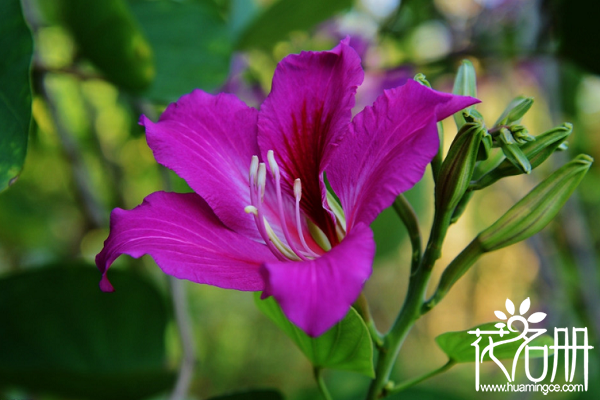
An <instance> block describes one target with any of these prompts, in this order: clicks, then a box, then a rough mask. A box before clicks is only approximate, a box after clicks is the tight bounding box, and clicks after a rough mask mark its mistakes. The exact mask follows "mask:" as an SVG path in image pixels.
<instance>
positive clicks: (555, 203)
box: [477, 154, 594, 252]
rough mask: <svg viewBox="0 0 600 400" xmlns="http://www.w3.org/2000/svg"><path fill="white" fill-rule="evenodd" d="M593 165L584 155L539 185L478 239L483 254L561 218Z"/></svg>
mask: <svg viewBox="0 0 600 400" xmlns="http://www.w3.org/2000/svg"><path fill="white" fill-rule="evenodd" d="M593 161H594V160H593V159H592V158H591V157H590V156H588V155H585V154H580V155H578V156H577V157H575V158H574V159H573V160H571V161H570V162H568V163H567V164H565V165H563V166H562V167H561V168H559V169H558V170H556V171H555V172H554V173H553V174H552V175H550V176H549V177H548V178H546V179H545V180H544V181H543V182H542V183H540V184H539V185H537V186H536V187H535V188H534V189H533V190H532V191H531V192H529V193H528V194H527V195H526V196H525V197H523V198H522V199H521V200H520V201H519V202H518V203H517V204H515V205H514V206H513V207H512V208H511V209H510V210H508V211H507V212H506V213H505V214H504V215H503V216H502V217H500V219H498V221H496V222H495V223H494V224H493V225H492V226H490V227H489V228H487V229H486V230H484V231H483V232H481V233H480V234H479V235H478V237H477V241H478V242H479V244H480V245H481V248H482V249H483V251H484V252H488V251H494V250H498V249H501V248H503V247H506V246H509V245H511V244H514V243H517V242H520V241H521V240H525V239H527V238H529V237H531V236H533V235H535V234H536V233H538V232H539V231H540V230H541V229H542V228H543V227H545V226H546V225H547V224H548V222H550V221H551V220H552V219H553V218H554V217H555V216H556V214H558V211H559V210H560V209H561V208H562V206H563V205H564V204H565V203H566V201H567V200H568V199H569V197H570V196H571V194H572V193H573V191H574V190H575V188H576V187H577V185H579V182H580V181H581V179H583V177H584V175H585V174H586V173H587V171H588V170H589V169H590V166H591V165H592V162H593Z"/></svg>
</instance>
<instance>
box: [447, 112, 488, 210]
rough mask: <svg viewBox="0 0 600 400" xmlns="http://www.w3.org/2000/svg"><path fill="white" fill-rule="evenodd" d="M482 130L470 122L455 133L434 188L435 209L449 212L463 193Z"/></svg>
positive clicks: (470, 174)
mask: <svg viewBox="0 0 600 400" xmlns="http://www.w3.org/2000/svg"><path fill="white" fill-rule="evenodd" d="M484 132H485V128H484V127H483V126H482V125H481V124H478V123H474V122H470V123H467V124H465V125H463V127H462V128H460V130H459V131H458V133H457V134H456V137H455V138H454V141H453V142H452V145H451V146H450V150H448V155H447V156H446V159H445V160H444V162H443V163H442V167H441V168H440V173H439V177H438V184H437V186H436V188H435V204H436V209H437V210H440V211H450V212H451V211H452V210H454V208H455V207H456V205H457V204H458V202H459V201H460V199H461V198H462V196H463V195H464V194H465V192H466V190H467V188H468V187H469V183H470V181H471V177H472V176H473V170H474V169H475V163H476V161H477V154H478V153H479V145H480V143H481V138H482V137H483V134H484Z"/></svg>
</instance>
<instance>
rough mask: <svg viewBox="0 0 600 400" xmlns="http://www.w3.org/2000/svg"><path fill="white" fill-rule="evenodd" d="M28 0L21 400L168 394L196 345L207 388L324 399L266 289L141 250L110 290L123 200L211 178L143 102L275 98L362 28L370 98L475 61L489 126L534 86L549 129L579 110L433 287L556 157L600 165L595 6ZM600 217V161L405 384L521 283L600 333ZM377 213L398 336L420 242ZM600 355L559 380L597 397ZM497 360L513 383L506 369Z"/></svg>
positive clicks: (202, 390)
mask: <svg viewBox="0 0 600 400" xmlns="http://www.w3.org/2000/svg"><path fill="white" fill-rule="evenodd" d="M8 3H9V2H8V1H6V2H2V3H0V12H3V11H2V9H3V7H7V4H8ZM22 8H23V12H24V15H25V18H26V20H27V23H28V25H29V27H30V29H31V32H32V35H33V39H34V55H33V63H32V69H31V77H32V87H33V108H32V110H33V118H32V127H31V130H30V134H29V145H28V149H27V158H26V162H25V165H24V169H23V171H22V173H21V175H20V176H19V178H18V180H17V181H16V182H15V183H14V184H13V185H12V186H11V187H10V188H8V189H7V190H5V191H4V192H2V193H1V194H0V399H5V398H6V399H39V400H46V399H69V398H75V399H79V398H81V399H86V398H91V399H100V398H102V399H156V400H158V399H166V398H169V396H172V395H173V386H174V382H175V380H176V376H177V373H178V371H179V369H180V366H181V365H182V361H183V363H184V364H185V365H188V366H189V365H193V366H194V368H193V369H191V370H190V371H191V373H192V376H191V386H190V389H189V394H188V395H187V396H186V397H185V398H187V399H204V398H210V397H214V396H217V395H221V394H224V393H229V392H233V391H238V390H245V389H265V388H275V389H277V390H279V391H281V393H283V394H284V395H285V397H286V398H287V399H313V398H318V396H319V394H318V392H317V388H316V385H315V383H314V381H313V378H312V368H311V366H310V364H309V362H308V361H307V360H306V359H305V357H304V356H303V355H302V353H301V352H300V351H299V350H298V349H297V348H296V347H295V346H294V345H293V343H292V341H291V340H290V339H289V338H288V337H286V336H285V335H284V334H283V333H282V332H280V331H279V330H277V328H276V327H275V325H274V324H272V323H271V322H270V321H269V320H268V319H267V318H266V317H265V316H264V315H262V314H261V313H260V312H259V311H258V310H257V309H256V308H255V306H254V301H253V297H252V294H250V293H241V292H236V291H226V290H222V289H218V288H214V287H209V286H204V285H197V284H192V283H189V282H174V281H172V280H169V278H168V277H167V276H165V275H163V274H162V273H161V272H160V270H159V268H158V267H157V266H156V265H155V264H154V262H153V261H152V259H151V258H149V257H147V256H145V257H143V258H142V259H139V260H134V259H131V258H129V257H126V256H124V257H121V258H120V259H119V260H117V262H116V263H115V265H114V267H113V269H114V271H113V275H112V276H113V279H112V280H113V283H114V285H115V287H116V289H117V292H116V293H114V294H103V293H100V292H99V289H98V286H97V283H98V280H99V277H100V275H99V274H98V272H97V270H95V269H94V267H93V260H94V257H95V255H96V254H97V253H98V252H99V251H100V249H101V248H102V243H103V241H104V239H105V238H106V237H107V235H108V224H109V213H110V210H111V209H112V208H114V207H122V208H133V207H134V206H136V205H137V204H139V203H141V201H142V200H143V198H144V197H145V196H146V195H148V194H150V193H151V192H154V191H157V190H165V189H166V190H174V191H189V190H190V189H189V188H188V187H187V185H186V184H185V182H183V181H182V180H181V179H179V178H178V177H177V176H175V175H174V174H172V173H171V172H170V171H167V170H165V169H163V168H162V167H160V166H159V165H157V163H156V162H155V161H154V159H153V157H152V153H151V151H150V149H149V148H148V146H147V145H146V141H145V138H144V133H143V131H142V129H141V128H140V127H139V126H138V125H137V120H138V118H139V116H140V114H142V113H144V114H146V115H148V116H149V117H150V118H151V119H156V118H157V117H158V116H159V115H160V112H161V111H162V110H163V109H164V107H165V106H166V105H167V104H168V103H169V102H171V101H174V100H176V99H177V98H178V97H179V96H181V95H183V94H185V93H188V92H190V91H191V90H193V89H194V88H201V89H203V90H205V91H209V92H212V93H217V92H222V91H226V92H230V93H235V94H236V95H238V96H239V97H240V98H241V99H243V100H244V101H246V102H247V103H248V104H249V105H252V106H255V107H259V106H260V103H261V102H262V100H263V99H264V98H265V96H266V94H268V93H269V90H270V83H271V78H272V74H273V71H274V68H275V66H276V64H277V62H278V61H279V60H281V59H282V58H283V57H284V56H286V55H287V54H289V53H297V52H300V51H302V50H325V49H330V48H332V47H333V46H335V45H336V43H338V42H339V40H340V39H342V38H344V37H345V36H347V35H349V36H350V37H351V44H352V46H353V47H354V48H355V49H356V50H357V51H358V53H359V54H360V56H361V58H362V60H363V67H364V69H365V71H366V76H365V82H364V83H363V85H362V86H361V87H360V89H359V91H358V94H357V106H356V112H358V111H360V110H361V109H362V108H363V107H364V106H366V105H370V104H371V103H372V102H373V100H374V99H375V98H376V97H377V96H378V95H379V94H381V93H382V90H383V89H386V88H391V87H395V86H398V85H401V84H403V83H404V82H405V81H406V80H407V79H409V78H412V77H413V76H414V75H415V74H416V73H417V72H422V73H424V74H426V76H427V78H428V79H429V80H430V82H431V83H432V86H433V87H434V88H435V89H437V90H441V91H447V92H449V91H451V90H452V84H453V79H454V74H455V72H456V70H457V68H458V65H459V63H460V61H461V60H462V59H464V58H468V59H469V60H470V61H471V62H472V63H473V64H474V66H475V68H476V71H477V74H478V97H479V98H480V99H481V100H482V103H481V105H479V106H478V110H479V111H480V112H481V113H482V114H483V116H484V117H485V119H486V122H487V123H488V124H489V125H491V124H492V123H493V122H494V121H495V120H496V118H497V117H498V116H499V115H500V114H501V112H502V110H503V109H504V107H505V106H506V104H508V102H509V101H510V100H511V99H512V98H513V97H515V96H517V95H525V96H533V97H534V98H535V104H534V106H533V107H532V109H531V110H530V112H529V113H528V114H527V115H526V117H525V119H524V125H526V126H527V127H528V128H529V130H530V132H531V133H532V134H534V135H536V134H539V133H542V132H544V131H545V130H547V129H550V128H552V127H553V126H556V125H559V124H561V123H563V122H565V121H568V122H571V123H573V124H574V127H575V128H574V133H573V134H572V135H571V137H570V138H569V150H568V151H566V152H560V153H557V154H555V155H554V156H553V157H552V158H551V159H550V161H548V162H547V163H545V164H544V165H543V166H541V167H540V168H538V169H536V170H535V171H534V172H533V173H532V174H531V175H527V176H516V177H512V178H509V179H504V180H502V181H500V182H499V183H498V184H496V185H494V186H493V187H491V188H488V189H486V190H484V191H482V192H477V193H476V195H475V196H474V198H473V201H472V203H471V204H470V206H469V208H468V210H467V212H466V213H465V216H464V217H463V218H462V219H461V220H460V221H459V223H458V224H456V225H455V226H453V227H452V228H451V230H450V232H449V235H448V238H447V240H446V243H445V245H444V249H443V257H442V259H441V260H440V262H439V265H440V267H438V269H436V273H435V274H434V282H435V280H436V279H437V277H438V276H439V274H440V273H441V266H443V265H446V264H447V263H448V262H450V261H451V260H452V258H453V257H454V256H456V255H457V254H458V253H459V252H460V250H461V249H462V248H464V247H465V246H466V245H467V244H468V243H469V242H470V240H471V239H472V238H473V237H474V236H475V235H476V234H477V232H479V231H481V230H482V229H483V228H485V227H487V226H489V225H490V224H491V223H492V222H494V221H495V220H496V218H498V217H499V216H500V215H502V213H503V212H504V211H506V210H507V209H508V208H509V207H510V206H511V205H512V204H514V202H515V201H516V200H518V199H519V198H521V197H522V196H523V195H524V194H525V193H527V191H528V190H530V189H531V188H532V187H533V186H534V185H535V184H536V183H537V182H539V181H540V180H541V179H543V178H544V177H545V176H547V175H548V174H549V173H550V172H551V171H552V170H554V169H556V168H557V167H558V166H560V165H562V164H563V163H564V162H566V161H567V160H569V159H570V158H572V157H573V156H574V155H576V154H579V153H582V152H584V153H587V154H589V155H591V156H592V157H594V158H596V159H597V160H598V159H600V135H599V132H600V77H599V76H598V75H597V74H600V46H598V43H597V42H598V39H599V38H600V28H599V27H600V24H598V21H599V17H600V13H599V12H598V10H597V5H596V4H595V2H594V1H593V0H570V1H558V0H557V1H549V0H435V1H431V0H402V1H399V0H330V1H325V0H302V1H295V0H179V1H173V0H105V1H82V0H80V1H77V0H56V1H52V0H23V2H22ZM3 43H6V41H5V42H3ZM9 43H11V45H14V46H16V45H18V43H17V42H16V41H15V42H10V41H9ZM0 62H4V61H2V60H0ZM444 126H445V132H446V147H447V146H448V145H449V144H450V141H451V138H452V137H453V135H454V134H455V132H456V129H455V127H454V123H453V121H452V119H449V120H447V121H445V123H444ZM1 129H2V127H0V134H2V133H1ZM432 193H433V181H432V179H431V176H430V173H429V172H427V173H426V175H425V177H424V179H423V180H422V181H421V182H420V183H419V184H418V185H417V186H416V187H415V188H414V189H413V190H411V191H410V192H409V193H408V194H407V197H408V198H409V200H410V201H411V202H412V203H413V205H414V207H415V208H416V210H417V212H418V214H419V217H420V222H421V225H422V228H423V229H424V231H426V232H427V231H428V229H429V226H430V224H431V221H432V209H433V195H432ZM599 228H600V169H599V167H598V164H594V165H593V166H592V169H591V170H590V172H589V173H588V175H587V176H586V177H585V179H584V180H583V182H582V183H581V185H580V187H579V190H578V191H577V192H576V194H575V195H574V196H573V197H572V199H571V200H570V201H569V202H568V203H567V205H566V206H565V208H564V209H563V211H562V212H561V213H560V215H559V216H558V217H557V218H556V220H555V221H553V222H552V223H551V224H550V225H549V226H548V227H547V228H546V229H544V230H543V231H542V232H541V233H540V234H538V235H536V236H535V237H534V238H532V239H530V240H528V241H527V242H524V243H520V244H517V245H514V246H511V247H509V248H506V249H503V250H500V251H497V252H495V253H492V254H488V255H485V256H484V257H483V258H482V259H481V260H480V261H479V262H478V263H477V264H476V266H475V267H474V268H473V269H472V270H471V271H470V272H469V273H468V274H467V275H466V276H465V277H464V278H463V279H462V280H461V282H460V283H459V284H457V285H456V286H455V287H454V288H453V290H452V291H451V292H450V294H449V295H448V296H447V297H446V298H445V299H444V301H443V302H442V303H441V304H440V305H439V306H438V307H436V308H435V309H434V310H433V311H432V312H430V313H429V314H427V315H426V316H425V317H424V318H422V319H421V320H420V321H419V322H418V323H417V325H416V327H415V329H413V331H412V332H411V334H410V336H409V337H408V339H407V341H406V344H405V346H404V347H403V349H402V352H401V354H400V358H399V361H398V364H397V366H396V368H395V370H394V373H393V378H392V379H393V380H394V381H396V382H400V381H402V380H404V379H408V378H412V377H415V376H418V375H421V374H423V373H426V372H428V371H430V370H433V369H434V368H437V367H439V366H441V365H443V364H444V363H445V361H446V358H445V355H444V354H443V353H442V352H441V351H440V350H439V349H438V348H437V346H436V345H435V341H434V338H435V337H436V336H437V335H439V334H441V333H443V332H447V331H451V330H463V329H467V328H470V327H472V326H474V325H477V324H480V323H484V322H490V321H494V320H495V317H494V314H493V311H494V310H502V309H503V307H504V302H505V300H506V298H510V299H512V300H513V301H514V302H515V303H516V304H519V303H520V302H521V301H522V300H524V299H525V298H527V297H530V298H531V300H532V310H537V311H543V312H546V313H547V314H548V318H547V320H546V326H547V327H548V328H549V329H553V328H554V327H572V326H576V327H583V326H587V327H588V330H589V333H590V343H591V344H592V345H595V346H596V348H597V347H598V345H600V342H599V341H598V333H599V332H600V294H599V288H600V286H599V284H600V281H599V278H598V266H599V263H598V249H600V229H599ZM373 229H374V231H375V236H376V240H377V244H378V249H377V258H376V263H375V267H374V273H373V276H372V278H371V279H370V280H369V281H368V283H367V285H366V289H365V293H366V295H367V297H368V299H369V302H370V305H371V308H372V312H373V315H374V318H375V321H376V322H377V324H378V326H379V328H380V330H383V331H385V330H386V329H387V328H388V327H389V326H390V325H391V323H392V321H393V319H394V317H395V315H396V313H397V312H398V310H399V307H400V305H401V303H402V299H403V296H404V293H405V290H406V284H407V276H408V264H409V262H410V253H411V252H410V245H409V243H408V240H407V237H406V233H405V230H404V228H403V226H402V225H401V223H400V221H399V219H398V218H397V216H396V215H395V214H394V212H393V211H392V210H386V211H385V212H384V213H383V214H382V215H381V216H380V217H379V218H378V219H377V220H376V221H375V222H374V223H373ZM184 349H188V350H187V352H186V350H184ZM598 354H599V353H598V351H597V350H593V351H592V352H591V358H590V390H589V392H588V393H586V394H553V395H548V396H554V398H561V399H566V398H573V399H575V398H577V399H583V398H590V399H591V398H597V397H596V396H598V393H599V390H600V388H599V386H598V380H597V379H596V378H598V377H600V372H599V371H600V363H599V359H598ZM186 355H187V356H186ZM482 376H485V378H486V379H487V380H488V381H489V382H494V381H497V382H502V381H503V379H502V378H503V376H502V375H501V372H500V371H499V370H498V369H497V367H495V366H493V365H492V366H490V365H487V366H486V367H485V368H484V369H483V370H482ZM576 376H579V378H580V379H581V378H582V376H583V375H582V371H581V370H579V371H578V372H577V374H576ZM325 378H326V381H327V383H328V384H329V386H330V388H331V391H332V394H333V397H334V398H336V399H360V398H363V397H364V394H365V390H366V387H367V385H368V378H366V377H363V376H360V375H358V374H353V373H347V372H336V371H327V372H326V375H325ZM523 378H524V379H525V377H523ZM524 379H523V383H526V381H525V380H524ZM257 396H258V397H256V398H265V399H266V398H268V397H267V394H265V395H257ZM261 396H263V397H261ZM396 397H397V398H406V399H428V398H432V399H434V398H435V399H461V398H463V399H480V398H486V399H487V398H492V399H496V398H497V399H513V398H514V399H517V398H518V399H525V398H542V397H543V395H542V394H541V393H537V394H536V393H529V394H527V393H512V394H482V393H477V392H475V390H474V368H473V365H472V364H470V365H459V366H457V367H454V368H453V369H452V370H450V371H449V372H447V373H445V374H443V375H440V376H438V377H435V378H434V379H431V380H429V381H426V382H424V383H422V384H420V385H418V386H416V387H415V388H414V389H411V390H409V391H408V392H406V393H404V394H402V395H398V396H396Z"/></svg>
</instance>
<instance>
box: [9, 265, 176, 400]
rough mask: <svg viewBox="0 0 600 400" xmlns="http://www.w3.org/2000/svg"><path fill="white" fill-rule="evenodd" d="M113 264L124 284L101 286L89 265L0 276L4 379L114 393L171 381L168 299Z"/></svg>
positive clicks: (136, 394) (86, 393)
mask: <svg viewBox="0 0 600 400" xmlns="http://www.w3.org/2000/svg"><path fill="white" fill-rule="evenodd" d="M112 272H113V275H112V278H111V279H112V280H113V281H116V284H117V285H118V287H120V288H122V291H119V292H116V293H102V292H101V291H100V289H99V288H98V281H99V279H100V273H99V272H98V270H97V269H96V268H93V267H89V266H86V265H75V266H70V267H58V266H50V267H48V268H43V269H36V270H32V271H28V272H24V273H19V274H15V275H11V276H7V277H4V278H2V279H0V315H2V324H0V338H2V340H0V386H2V385H14V386H19V387H23V388H25V389H27V390H31V391H35V392H47V393H54V394H57V395H60V396H65V397H77V398H79V397H82V398H86V399H115V400H119V399H141V398H144V397H147V396H149V395H153V394H155V393H158V392H160V391H163V390H166V389H168V388H170V387H172V385H173V382H174V378H175V376H174V373H172V372H170V371H168V370H167V369H166V368H165V361H166V360H165V328H166V324H167V317H168V313H167V307H166V303H165V301H164V299H163V298H162V296H161V295H160V294H159V293H158V292H157V290H156V289H155V288H154V287H153V286H151V285H150V284H148V283H147V282H145V281H144V280H141V279H140V278H138V277H137V276H136V275H134V274H132V273H128V272H125V271H119V270H115V271H112ZM119 281H120V282H119Z"/></svg>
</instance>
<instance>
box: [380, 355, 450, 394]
mask: <svg viewBox="0 0 600 400" xmlns="http://www.w3.org/2000/svg"><path fill="white" fill-rule="evenodd" d="M455 364H456V361H453V360H450V361H448V362H447V363H446V364H444V365H442V366H441V367H440V368H438V369H436V370H433V371H431V372H428V373H426V374H425V375H422V376H419V377H417V378H414V379H411V380H409V381H406V382H403V383H401V384H399V385H396V386H394V387H393V388H391V389H388V390H386V392H385V394H386V395H388V394H394V393H398V392H401V391H403V390H406V389H408V388H409V387H411V386H414V385H416V384H418V383H421V382H423V381H424V380H426V379H429V378H432V377H434V376H436V375H439V374H441V373H442V372H446V371H447V370H449V369H450V368H452V367H453V366H454V365H455Z"/></svg>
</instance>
